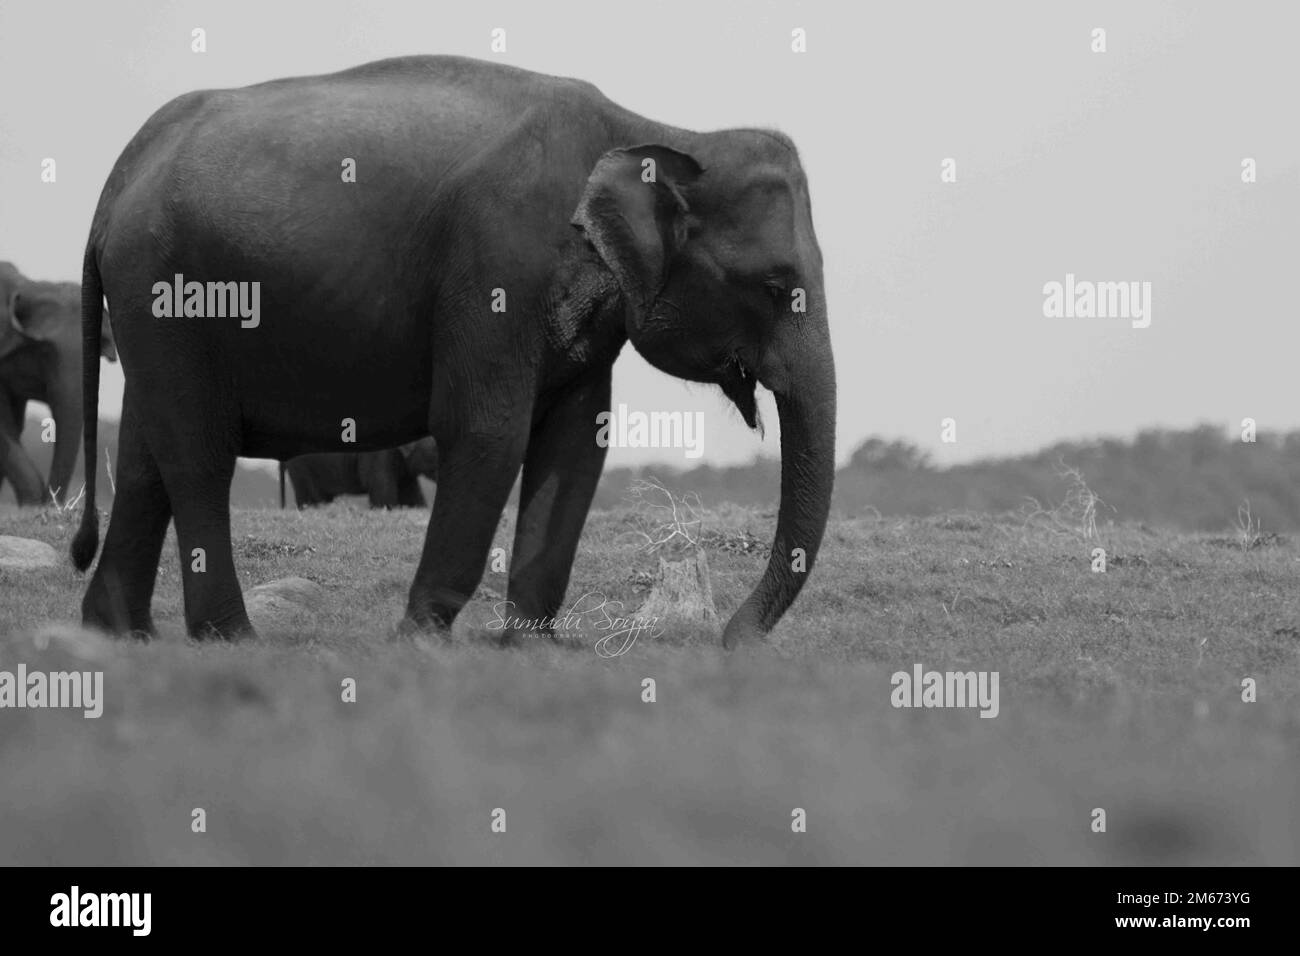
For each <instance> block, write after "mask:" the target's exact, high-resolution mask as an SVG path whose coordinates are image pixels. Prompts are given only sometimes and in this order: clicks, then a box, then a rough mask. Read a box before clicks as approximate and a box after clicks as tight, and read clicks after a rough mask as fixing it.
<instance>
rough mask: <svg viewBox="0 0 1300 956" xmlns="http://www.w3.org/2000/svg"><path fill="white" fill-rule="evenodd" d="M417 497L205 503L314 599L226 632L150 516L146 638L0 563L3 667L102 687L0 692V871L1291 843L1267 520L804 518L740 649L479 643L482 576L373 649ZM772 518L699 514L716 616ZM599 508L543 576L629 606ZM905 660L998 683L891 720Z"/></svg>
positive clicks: (619, 561)
mask: <svg viewBox="0 0 1300 956" xmlns="http://www.w3.org/2000/svg"><path fill="white" fill-rule="evenodd" d="M74 517H75V516H67V517H64V516H62V515H59V514H58V513H55V512H49V511H46V512H39V513H37V512H24V513H19V512H17V511H15V510H9V511H4V512H0V533H3V534H14V535H21V536H26V537H32V538H38V539H41V540H43V541H47V542H49V543H50V544H52V545H54V546H55V547H56V548H57V549H58V550H59V551H60V552H64V551H66V545H67V542H68V540H69V538H70V536H71V533H72V530H73V526H74V524H75V521H74ZM426 517H427V513H417V512H405V513H402V512H394V513H372V512H369V511H363V510H359V509H358V508H356V507H355V506H353V505H336V506H333V507H331V508H329V509H325V510H323V511H317V512H314V513H305V514H299V513H296V512H288V513H281V512H273V511H272V512H267V511H244V512H239V513H237V514H236V516H235V523H234V529H235V538H236V552H237V553H236V561H237V564H238V566H239V568H240V573H241V576H242V580H243V581H244V582H245V583H246V586H249V587H251V586H253V585H255V584H259V583H263V582H267V581H270V580H273V579H276V578H281V577H286V576H291V575H292V576H300V577H304V578H308V579H310V580H313V581H315V582H317V583H319V584H320V585H322V586H323V587H324V589H325V594H326V597H325V599H324V601H323V602H322V605H321V606H320V607H318V608H314V609H313V610H312V611H311V612H308V613H304V614H303V615H302V617H301V619H299V620H297V621H290V622H289V623H288V624H286V625H282V626H281V627H279V628H278V629H270V630H266V631H264V633H263V634H262V636H261V639H260V640H259V641H257V642H246V643H242V644H236V645H227V644H198V643H194V642H190V641H188V640H186V639H185V638H184V636H183V626H182V618H181V604H180V590H179V584H178V577H179V574H178V565H177V559H176V550H175V544H174V539H171V540H169V543H168V546H167V548H166V550H165V551H164V563H163V567H162V571H161V575H160V579H159V587H158V593H157V595H156V596H155V600H154V608H155V617H156V619H157V620H158V622H159V625H160V628H161V630H162V636H161V639H159V640H157V641H155V642H153V643H150V644H141V643H136V642H116V641H112V640H108V639H104V638H101V637H96V636H94V635H89V634H86V633H84V632H81V631H80V630H79V629H77V628H76V627H75V626H74V625H73V622H74V621H76V620H77V619H78V616H79V613H78V606H79V601H80V595H81V590H82V587H83V581H82V579H81V577H80V576H79V575H77V574H76V573H75V572H73V571H72V570H71V567H70V565H68V566H65V567H63V568H60V569H57V570H45V571H28V572H14V571H5V570H0V635H2V636H0V669H10V670H12V669H13V668H14V667H15V666H16V664H17V663H18V662H20V661H21V662H25V663H26V664H27V666H28V668H29V670H30V669H41V670H64V669H83V670H84V669H100V670H103V671H104V675H105V676H104V686H105V697H106V703H105V709H104V715H103V717H101V718H100V719H98V720H87V719H83V718H82V717H81V715H80V712H69V711H59V710H26V709H24V710H3V711H0V820H3V826H0V863H6V864H12V863H22V864H46V863H63V864H108V863H125V864H144V863H168V864H224V863H241V864H246V863H253V864H271V863H305V864H314V863H363V864H364V863H403V864H432V863H458V864H478V863H482V864H494V863H521V864H540V863H565V864H578V863H614V864H619V863H643V864H655V863H678V864H680V863H709V864H723V863H747V864H754V863H769V864H774V863H818V864H948V863H952V864H1074V863H1079V864H1101V863H1112V864H1143V863H1146V864H1212V863H1216V864H1251V863H1253V864H1296V863H1298V862H1300V825H1297V823H1298V822H1300V821H1298V820H1297V817H1298V816H1300V809H1298V808H1300V654H1298V651H1300V589H1298V588H1297V581H1298V580H1300V564H1298V563H1297V562H1300V547H1297V546H1296V545H1295V544H1292V543H1290V542H1289V541H1286V540H1281V539H1277V538H1266V539H1261V541H1260V542H1258V544H1257V546H1255V547H1250V548H1247V547H1243V546H1241V544H1240V543H1239V542H1237V541H1236V540H1234V539H1233V538H1232V537H1230V536H1225V537H1223V538H1215V537H1212V536H1188V535H1170V534H1165V533H1160V532H1155V531H1151V530H1149V529H1146V528H1144V527H1141V526H1107V527H1103V528H1101V529H1100V531H1099V533H1098V536H1097V538H1096V539H1093V540H1086V539H1085V538H1084V537H1083V536H1082V534H1080V533H1072V532H1070V531H1065V530H1061V529H1059V528H1053V527H1048V526H1046V525H1042V524H1033V523H1026V522H1025V521H1024V520H1021V519H1016V518H1011V517H990V516H985V515H966V514H950V515H943V516H940V517H937V518H930V519H924V520H918V519H885V520H881V519H877V518H874V517H866V518H860V519H836V520H834V521H833V523H832V526H831V528H830V529H829V531H828V533H827V541H826V545H825V547H824V549H823V554H822V558H821V561H820V563H819V565H818V567H817V570H816V572H815V573H814V574H813V576H812V580H811V581H810V583H809V586H808V587H807V589H805V592H804V595H803V596H802V597H801V598H800V600H799V602H798V603H797V604H796V605H795V606H794V608H793V609H792V610H791V612H790V613H789V614H788V615H787V616H786V618H785V620H784V621H783V622H782V623H781V625H780V626H779V627H778V629H777V630H776V631H775V632H774V633H773V635H772V636H771V639H770V641H769V642H768V643H767V644H765V645H763V646H762V647H759V648H750V649H747V650H745V651H742V652H739V653H736V654H731V655H728V654H725V653H724V652H722V651H721V649H720V648H719V647H718V635H717V630H716V628H710V627H708V626H705V625H695V626H672V627H669V628H668V629H667V631H666V632H665V633H664V634H663V635H662V636H660V637H657V638H655V639H653V640H650V639H642V640H640V641H638V642H637V644H636V645H635V646H634V647H632V648H631V650H630V651H629V652H628V653H627V654H625V655H623V656H621V657H617V658H612V659H606V658H602V657H600V656H599V655H597V654H596V653H595V652H594V650H593V644H594V643H595V640H596V638H597V636H598V635H596V634H595V633H586V632H579V634H578V636H574V637H571V638H569V639H567V640H565V641H563V642H541V641H535V642H532V643H531V644H530V645H529V646H525V647H521V648H518V649H511V650H500V649H498V648H496V647H494V646H493V645H492V644H491V642H490V641H488V640H487V639H486V631H485V630H484V628H483V625H484V624H485V623H486V622H487V621H488V620H489V619H490V618H491V617H492V610H491V602H492V600H493V598H494V596H495V595H500V594H502V593H503V592H504V589H505V580H504V578H505V576H504V575H503V574H499V573H489V574H487V575H486V576H485V578H484V583H483V588H482V589H481V591H480V595H479V599H477V600H476V601H475V602H474V603H472V604H471V605H470V606H469V607H468V608H467V609H466V612H465V613H464V614H463V615H462V617H461V620H460V621H458V623H457V627H456V629H455V632H454V634H453V636H452V639H451V640H449V641H442V640H432V641H431V640H423V639H422V640H420V641H417V642H413V643H412V642H397V641H394V640H393V639H392V636H391V635H392V632H393V626H394V624H395V623H396V622H397V621H398V619H399V618H400V617H401V613H402V609H403V605H404V601H405V596H406V590H407V588H408V586H409V583H410V578H411V576H412V574H413V572H414V566H415V561H416V558H417V556H418V553H419V549H420V544H421V541H422V537H423V533H424V524H425V520H426ZM773 524H774V517H773V516H772V515H770V514H760V513H756V512H745V511H740V510H734V509H732V510H723V511H722V512H720V513H714V514H712V515H711V516H710V525H709V527H710V528H711V529H712V530H713V531H714V534H713V535H711V536H710V539H709V540H710V542H711V544H710V546H709V548H708V560H709V565H710V568H711V571H712V584H713V592H714V596H715V598H716V601H717V605H718V610H719V612H720V613H721V615H722V617H723V619H724V620H725V617H726V615H727V614H728V613H729V612H730V611H731V610H733V609H734V608H735V607H736V606H737V604H738V603H739V601H740V600H741V599H742V598H743V597H744V595H745V594H746V593H747V590H748V588H749V587H750V586H751V585H752V584H753V583H754V582H755V581H756V580H757V578H758V576H759V574H760V573H761V569H762V567H763V563H764V560H765V558H764V556H763V555H762V553H761V549H760V550H759V553H753V552H749V553H747V552H746V549H745V548H744V547H743V546H735V547H727V546H726V545H727V544H729V543H730V544H733V545H743V544H744V542H746V541H747V540H749V539H748V538H747V537H746V535H745V533H746V532H749V533H751V534H753V535H756V536H757V537H758V538H759V539H761V540H763V541H768V540H770V533H771V530H772V526H773ZM631 527H632V525H631V517H630V515H629V514H628V513H626V512H597V513H593V514H592V516H591V518H590V519H589V521H588V524H587V530H586V535H585V537H584V541H583V546H582V549H581V554H580V556H579V558H578V562H577V565H576V567H575V569H574V579H573V583H572V585H571V590H570V595H571V597H573V596H576V595H578V594H581V593H583V592H585V591H599V592H603V594H604V595H605V596H606V597H607V598H609V599H610V600H620V601H624V602H626V603H627V606H628V607H629V609H635V608H636V607H638V606H639V602H640V600H641V598H642V597H643V594H644V584H645V581H646V580H647V578H648V577H649V576H650V574H651V573H652V572H653V571H654V570H655V568H656V567H657V558H656V557H654V556H653V555H650V554H646V553H644V552H642V551H640V550H638V547H637V544H636V542H635V540H634V538H633V536H631V535H629V534H627V532H628V531H629V530H630V529H631ZM511 532H512V528H511V527H510V526H509V524H508V523H503V526H502V528H501V529H500V533H499V542H498V543H499V544H501V545H502V546H504V547H508V546H509V542H510V538H511ZM1097 546H1101V547H1104V548H1106V550H1107V553H1108V568H1107V571H1106V573H1104V574H1099V573H1093V572H1092V571H1091V569H1090V553H1091V551H1092V549H1093V548H1094V547H1097ZM918 663H919V664H922V665H924V667H925V668H926V669H938V670H963V671H964V670H988V671H998V672H999V674H1000V691H1001V701H1000V713H999V715H998V716H997V718H996V719H991V720H990V719H980V718H979V716H978V714H977V712H976V711H974V710H953V709H950V710H936V709H911V710H908V709H895V708H893V707H892V706H891V704H890V696H891V690H892V688H891V683H890V675H891V674H892V673H893V672H895V671H899V670H902V671H908V672H910V671H911V670H912V668H913V666H914V665H915V664H918ZM345 678H353V679H355V680H356V683H357V700H356V702H355V703H345V702H343V700H342V699H341V697H342V694H341V691H340V687H341V682H342V681H343V680H344V679H345ZM645 678H653V679H654V680H655V682H656V696H657V700H656V701H655V702H654V703H645V702H643V701H642V681H643V679H645ZM1244 678H1252V679H1254V680H1255V681H1256V683H1257V685H1258V701H1257V702H1255V703H1244V702H1243V701H1242V691H1241V684H1242V680H1243V679H1244ZM1098 807H1100V808H1103V809H1104V810H1105V811H1106V823H1107V826H1106V832H1104V833H1094V832H1092V829H1091V824H1092V819H1093V817H1092V811H1093V809H1094V808H1098ZM195 808H202V809H203V810H204V811H205V814H206V832H203V833H194V832H192V829H191V819H192V816H191V814H192V811H193V810H194V809H195ZM496 808H501V809H503V810H505V812H506V821H507V825H506V832H505V833H493V832H492V829H491V823H492V815H493V811H494V810H495V809H496ZM794 808H803V809H804V810H805V811H806V813H807V832H806V833H795V832H792V829H791V814H792V811H793V809H794Z"/></svg>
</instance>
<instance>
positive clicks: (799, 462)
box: [722, 324, 835, 648]
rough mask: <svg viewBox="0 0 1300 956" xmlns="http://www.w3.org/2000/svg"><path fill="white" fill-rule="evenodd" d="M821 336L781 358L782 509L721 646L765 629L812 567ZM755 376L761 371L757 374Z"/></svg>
mask: <svg viewBox="0 0 1300 956" xmlns="http://www.w3.org/2000/svg"><path fill="white" fill-rule="evenodd" d="M821 331H822V334H821V336H820V341H819V342H818V344H817V345H816V346H815V347H812V348H809V347H808V346H807V344H806V343H805V344H804V347H803V348H801V349H800V350H799V355H798V358H797V359H795V360H793V361H787V362H786V364H785V368H784V374H783V375H782V376H781V378H782V379H783V380H784V381H783V385H782V386H778V387H777V388H775V389H774V390H775V391H776V408H777V412H778V414H779V415H780V418H781V510H780V513H779V515H778V517H777V522H776V538H775V540H774V541H773V542H772V555H771V557H770V559H769V560H768V564H767V570H766V571H765V572H764V573H763V579H762V581H760V582H759V584H758V587H756V588H755V589H754V592H753V593H752V594H751V595H750V596H749V597H748V598H747V599H746V600H745V603H744V604H742V605H741V607H740V609H739V610H738V611H736V613H735V614H734V615H733V616H732V618H731V620H730V621H729V622H728V623H727V629H726V631H725V632H724V633H723V636H722V643H723V646H724V647H728V648H731V647H735V646H736V644H738V643H739V642H740V641H742V640H744V639H745V638H748V637H757V636H760V635H763V634H766V633H767V632H768V631H770V630H771V629H772V627H773V626H774V625H775V624H776V622H777V621H778V620H779V619H780V618H781V615H782V614H784V613H785V610H786V608H788V607H789V606H790V605H791V604H792V603H793V602H794V599H795V598H796V597H797V596H798V594H799V591H800V589H802V588H803V585H804V582H805V581H807V580H808V575H809V573H810V572H811V571H812V568H813V562H814V561H815V560H816V558H817V551H818V549H819V548H820V547H821V540H822V533H823V532H824V531H825V530H826V516H827V514H828V513H829V511H830V506H831V491H832V488H833V486H834V484H835V364H834V360H833V359H832V357H831V350H830V344H829V341H828V340H827V337H826V334H825V325H824V324H822V325H821ZM760 377H761V376H760Z"/></svg>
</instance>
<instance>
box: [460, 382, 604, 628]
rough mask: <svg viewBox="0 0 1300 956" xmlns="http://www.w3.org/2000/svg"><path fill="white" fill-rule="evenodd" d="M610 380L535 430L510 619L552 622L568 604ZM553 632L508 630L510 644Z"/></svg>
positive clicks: (600, 453) (556, 410)
mask: <svg viewBox="0 0 1300 956" xmlns="http://www.w3.org/2000/svg"><path fill="white" fill-rule="evenodd" d="M610 377H611V372H610V370H609V369H606V370H604V371H602V372H601V373H599V374H598V375H596V376H595V377H593V378H591V379H589V380H588V381H586V382H584V383H582V384H580V385H578V386H577V387H576V388H573V389H572V390H570V391H569V392H568V393H566V394H565V395H564V396H562V397H561V398H560V399H559V400H558V401H557V402H556V404H554V405H553V406H552V407H551V408H550V409H549V410H548V411H547V413H546V415H545V417H544V418H543V419H542V420H541V421H540V422H539V423H538V424H537V426H536V427H535V428H534V429H533V433H532V436H531V437H530V439H529V442H528V455H527V457H526V459H525V462H524V478H523V485H522V487H521V489H520V494H519V521H518V523H517V525H516V527H515V545H514V553H513V554H512V555H511V558H510V589H509V595H508V598H509V601H511V602H513V606H512V607H510V609H509V611H508V614H506V615H504V616H508V617H513V618H517V619H522V620H531V619H536V618H546V619H554V618H555V617H556V615H557V614H558V613H559V611H560V608H561V605H562V604H563V602H564V595H565V592H566V590H567V589H568V587H569V573H570V571H572V569H573V558H574V555H575V554H576V553H577V550H578V540H579V538H581V537H582V526H583V524H584V523H585V522H586V520H587V511H588V509H589V508H590V507H591V499H592V496H593V495H595V493H596V484H597V483H598V482H599V481H600V472H601V469H602V468H603V467H604V464H605V448H604V447H602V446H601V445H598V444H597V443H596V434H597V431H598V430H599V429H598V426H597V424H596V416H597V415H598V414H600V413H601V412H602V411H605V412H607V411H609V399H610ZM438 493H439V494H440V495H441V494H442V489H441V487H439V491H438ZM552 631H553V628H551V627H546V628H544V629H542V630H541V631H540V632H536V631H535V632H532V633H527V632H524V631H522V630H519V629H507V632H506V637H507V639H508V640H515V639H518V638H520V637H528V636H531V637H537V636H550V635H551V633H552Z"/></svg>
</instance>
